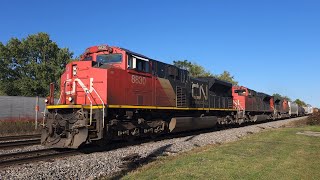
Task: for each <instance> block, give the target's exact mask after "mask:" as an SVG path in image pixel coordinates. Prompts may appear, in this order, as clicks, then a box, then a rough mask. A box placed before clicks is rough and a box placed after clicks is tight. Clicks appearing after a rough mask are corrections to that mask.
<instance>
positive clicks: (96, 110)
mask: <svg viewBox="0 0 320 180" xmlns="http://www.w3.org/2000/svg"><path fill="white" fill-rule="evenodd" d="M50 86H51V87H50V96H49V97H48V98H47V100H46V102H47V110H46V112H45V118H44V122H43V130H42V136H41V143H42V144H43V145H44V146H48V147H54V148H78V147H79V146H81V145H83V144H86V143H92V142H97V143H100V142H102V143H104V144H105V143H106V142H110V141H112V140H123V139H124V140H134V139H136V138H139V137H150V136H157V135H159V134H164V133H179V132H183V131H189V130H198V129H208V128H214V127H215V126H217V125H228V124H241V123H244V122H256V121H265V120H276V119H281V118H287V117H290V114H289V106H288V101H287V100H286V99H281V98H278V99H276V98H274V97H272V96H270V95H267V94H264V93H259V92H256V91H254V90H251V89H249V88H246V87H243V86H232V84H230V83H228V82H224V81H221V80H218V79H216V78H211V77H198V78H194V77H191V76H190V74H189V72H188V71H187V70H184V69H181V68H178V67H176V66H174V65H170V64H166V63H163V62H160V61H157V60H155V59H152V58H149V57H147V56H144V55H142V54H138V53H135V52H133V51H130V50H128V49H125V48H120V47H115V46H108V45H99V46H92V47H89V48H87V49H86V51H85V52H84V53H83V55H82V56H81V59H80V60H79V61H73V62H70V63H69V64H68V65H67V66H66V68H65V72H64V73H63V74H62V76H61V84H60V98H59V101H58V103H57V104H54V101H53V98H54V97H53V96H54V92H53V91H54V85H53V84H51V85H50Z"/></svg>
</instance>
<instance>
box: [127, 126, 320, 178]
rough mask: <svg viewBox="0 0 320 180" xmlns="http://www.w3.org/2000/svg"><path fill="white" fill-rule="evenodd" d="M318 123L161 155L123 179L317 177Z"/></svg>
mask: <svg viewBox="0 0 320 180" xmlns="http://www.w3.org/2000/svg"><path fill="white" fill-rule="evenodd" d="M305 130H310V131H320V126H307V127H299V128H284V129H279V130H273V131H268V132H263V133H259V134H254V135H250V136H249V137H246V138H244V139H242V140H240V141H237V142H233V143H227V144H223V145H220V146H207V147H205V148H199V149H196V150H194V151H191V152H188V153H185V154H182V155H179V156H177V157H167V158H161V159H159V160H157V161H155V162H152V163H150V164H148V165H146V166H144V167H142V168H140V169H138V170H136V171H134V172H131V173H129V174H128V175H127V176H125V177H124V179H274V180H276V179H320V137H310V136H305V135H297V134H296V133H297V132H300V131H305Z"/></svg>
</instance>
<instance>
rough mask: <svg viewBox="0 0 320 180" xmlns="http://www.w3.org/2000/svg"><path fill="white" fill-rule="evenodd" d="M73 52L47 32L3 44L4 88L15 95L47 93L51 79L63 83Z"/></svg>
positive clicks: (0, 46) (1, 77) (0, 62)
mask: <svg viewBox="0 0 320 180" xmlns="http://www.w3.org/2000/svg"><path fill="white" fill-rule="evenodd" d="M72 55H73V53H72V52H70V51H69V49H67V48H59V47H58V45H57V44H56V43H55V42H53V41H52V40H51V39H50V37H49V35H48V34H46V33H37V34H34V35H29V36H28V37H27V38H25V39H24V38H23V39H21V40H19V39H17V38H11V39H10V40H9V41H8V43H7V44H5V45H4V44H2V43H0V65H1V67H0V68H1V69H0V80H1V81H0V91H1V92H2V93H4V94H7V95H13V96H15V95H20V96H37V95H38V96H47V95H48V93H49V84H50V82H55V83H57V84H59V79H60V76H61V74H62V72H63V71H64V68H65V66H66V64H67V63H68V61H69V59H71V57H72ZM56 90H58V86H56Z"/></svg>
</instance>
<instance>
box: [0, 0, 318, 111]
mask: <svg viewBox="0 0 320 180" xmlns="http://www.w3.org/2000/svg"><path fill="white" fill-rule="evenodd" d="M0 17H2V18H1V26H0V27H1V28H0V41H1V42H3V43H6V42H7V41H8V40H9V39H10V38H11V37H18V38H23V37H26V36H27V35H28V34H33V33H37V32H46V33H48V34H50V36H51V39H53V40H54V41H56V42H57V43H58V44H59V45H60V46H61V47H68V48H69V49H70V50H71V51H73V52H74V53H75V56H79V55H80V54H81V53H82V52H83V51H84V50H85V49H86V48H87V47H89V46H92V45H99V44H110V45H114V46H120V47H125V48H127V49H130V50H133V51H136V52H139V53H141V54H144V55H146V56H149V57H152V58H155V59H158V60H161V61H164V62H167V63H172V61H173V60H184V59H188V60H191V61H193V62H197V63H198V64H200V65H202V66H204V67H206V68H207V69H208V70H211V71H212V72H213V73H216V74H217V73H221V72H223V70H228V71H230V72H231V73H232V74H233V75H234V76H235V78H236V80H238V81H239V82H240V84H241V85H244V86H247V87H250V88H252V89H255V90H258V91H262V92H266V93H269V94H272V93H275V92H277V93H280V94H282V95H287V96H289V97H291V98H292V99H295V98H301V99H302V100H305V101H306V102H307V103H310V104H312V105H314V106H318V107H320V84H319V79H320V76H319V75H320V71H319V69H320V62H319V60H320V1H319V0H241V1H240V0H233V1H231V0H194V1H191V0H161V1H160V0H159V1H155V0H126V1H122V0H101V1H98V0H96V1H95V0H92V1H88V0H86V1H81V0H77V1H71V0H68V1H67V0H64V1H62V0H55V1H49V0H42V1H40V0H38V1H35V0H28V1H25V0H20V1H17V0H10V1H9V0H3V1H2V2H1V10H0Z"/></svg>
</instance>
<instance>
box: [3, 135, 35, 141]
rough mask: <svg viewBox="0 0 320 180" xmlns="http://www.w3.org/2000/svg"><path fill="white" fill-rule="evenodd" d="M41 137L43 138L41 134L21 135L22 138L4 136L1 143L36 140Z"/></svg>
mask: <svg viewBox="0 0 320 180" xmlns="http://www.w3.org/2000/svg"><path fill="white" fill-rule="evenodd" d="M40 137H41V134H32V135H21V136H2V137H0V141H12V140H22V139H35V138H40Z"/></svg>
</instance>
